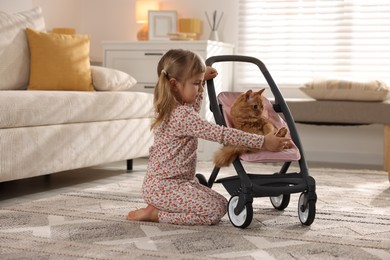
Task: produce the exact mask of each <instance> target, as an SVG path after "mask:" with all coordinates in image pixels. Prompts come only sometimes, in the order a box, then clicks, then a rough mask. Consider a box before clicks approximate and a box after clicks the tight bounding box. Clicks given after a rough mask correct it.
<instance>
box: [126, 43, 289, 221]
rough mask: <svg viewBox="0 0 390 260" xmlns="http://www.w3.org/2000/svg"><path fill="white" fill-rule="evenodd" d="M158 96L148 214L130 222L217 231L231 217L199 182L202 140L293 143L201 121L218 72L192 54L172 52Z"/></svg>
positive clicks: (272, 146)
mask: <svg viewBox="0 0 390 260" xmlns="http://www.w3.org/2000/svg"><path fill="white" fill-rule="evenodd" d="M157 73H158V76H159V79H158V82H157V85H156V88H155V91H154V108H155V112H156V118H155V120H154V122H153V123H152V127H151V128H152V129H153V130H154V144H153V145H152V147H151V148H150V154H149V163H148V167H147V170H146V176H145V179H144V183H143V186H142V192H143V196H144V199H145V202H146V203H147V204H148V206H147V207H146V208H142V209H138V210H135V211H131V212H129V213H128V219H129V220H139V221H152V222H166V223H172V224H178V225H201V224H202V225H212V224H216V223H218V222H219V221H220V220H221V218H222V217H223V216H224V215H225V213H226V207H227V200H226V198H225V197H223V196H222V195H220V194H219V193H217V192H216V191H214V190H212V189H210V188H208V187H206V186H204V185H202V184H200V183H199V182H198V180H197V178H196V177H195V167H196V163H197V159H196V150H197V146H198V138H202V139H206V140H210V141H215V142H218V143H221V144H224V145H240V146H246V147H250V148H258V149H260V148H262V149H267V150H270V151H280V150H282V149H283V147H284V146H285V144H286V143H287V142H290V139H288V138H284V137H277V136H275V135H274V134H273V133H271V134H268V135H265V136H262V135H255V134H249V133H246V132H243V131H240V130H237V129H233V128H226V127H223V126H219V125H216V124H214V123H211V122H208V121H206V120H203V119H201V117H200V116H199V111H200V109H201V102H202V99H203V86H204V83H205V80H209V79H212V78H214V77H215V76H217V71H216V70H215V69H213V68H211V67H207V68H206V66H205V64H204V62H203V60H202V59H201V58H200V57H199V56H198V55H197V54H195V53H193V52H191V51H186V50H181V49H174V50H170V51H168V52H167V53H166V54H165V55H164V56H163V57H162V58H161V60H160V62H159V63H158V67H157Z"/></svg>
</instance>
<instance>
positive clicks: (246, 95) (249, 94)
mask: <svg viewBox="0 0 390 260" xmlns="http://www.w3.org/2000/svg"><path fill="white" fill-rule="evenodd" d="M251 94H252V90H251V89H250V90H248V91H247V92H245V99H246V100H248V99H249V98H250V97H251Z"/></svg>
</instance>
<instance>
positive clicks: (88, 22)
mask: <svg viewBox="0 0 390 260" xmlns="http://www.w3.org/2000/svg"><path fill="white" fill-rule="evenodd" d="M160 5H161V9H163V10H170V9H174V10H177V11H178V16H179V17H180V18H182V17H186V18H200V19H202V20H203V21H204V26H203V28H204V32H203V35H202V39H207V38H208V35H209V33H210V29H209V27H208V25H207V22H206V19H205V11H207V12H208V13H209V14H210V13H211V12H212V11H214V10H218V12H224V19H223V20H222V23H221V26H220V30H219V33H220V39H221V40H222V41H225V42H228V43H232V44H236V36H237V34H238V29H237V27H238V26H237V22H236V21H237V20H238V0H228V1H226V0H212V1H210V0H198V1H193V0H165V1H164V0H161V1H160ZM33 6H41V7H42V9H43V12H44V16H45V20H46V26H47V28H48V29H52V28H53V27H75V28H76V29H77V32H78V33H85V34H89V35H90V37H91V60H93V61H101V60H102V48H101V42H102V41H135V40H136V33H137V31H138V30H139V29H140V25H138V24H137V23H136V22H135V18H134V17H135V12H134V8H135V0H1V1H0V10H2V11H7V12H17V11H21V10H27V9H29V8H31V7H33ZM236 77H237V75H236ZM282 91H283V90H282ZM283 93H285V96H289V95H295V94H294V92H283ZM357 113H358V111H357ZM298 130H299V133H300V136H301V139H302V143H303V145H304V148H305V153H306V158H307V159H308V160H310V161H320V162H334V163H353V164H356V165H376V166H378V167H380V165H382V164H383V127H382V126H378V125H373V126H353V127H340V126H338V127H335V126H333V127H328V126H321V127H320V126H312V125H298Z"/></svg>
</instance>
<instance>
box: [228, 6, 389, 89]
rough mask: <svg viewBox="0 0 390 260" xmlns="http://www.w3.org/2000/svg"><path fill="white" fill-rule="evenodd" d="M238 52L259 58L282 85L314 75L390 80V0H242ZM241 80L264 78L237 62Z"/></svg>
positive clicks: (299, 82) (249, 82) (243, 82)
mask: <svg viewBox="0 0 390 260" xmlns="http://www.w3.org/2000/svg"><path fill="white" fill-rule="evenodd" d="M236 53H237V54H240V55H248V56H253V57H256V58H259V59H260V60H262V61H263V62H264V64H265V65H266V66H267V68H268V70H269V71H270V73H271V75H272V77H273V78H274V80H275V82H276V83H277V85H278V86H279V87H281V88H284V87H293V86H295V87H297V86H299V85H302V84H304V83H305V82H307V81H310V80H312V79H313V78H318V77H324V78H339V79H340V78H341V79H349V80H373V79H378V80H383V81H384V82H386V83H387V85H390V1H386V0H382V1H380V0H370V1H366V0H360V1H359V0H240V4H239V39H238V44H237V49H236ZM235 67H236V75H239V76H237V77H236V83H237V84H238V85H252V86H253V85H254V84H255V85H256V86H259V82H260V83H264V82H265V80H264V79H263V77H262V74H261V73H260V72H259V71H258V69H257V67H256V66H254V65H243V64H236V65H235Z"/></svg>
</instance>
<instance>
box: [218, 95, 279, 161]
mask: <svg viewBox="0 0 390 260" xmlns="http://www.w3.org/2000/svg"><path fill="white" fill-rule="evenodd" d="M264 90H265V89H261V90H260V91H258V92H253V91H252V90H248V91H247V92H246V93H242V94H241V95H239V96H238V97H237V99H236V100H235V101H234V103H233V105H232V108H231V110H230V120H231V123H232V126H233V127H234V128H237V129H240V130H242V131H245V132H249V133H253V134H258V135H266V134H268V133H270V132H274V131H275V129H276V127H275V126H274V125H273V124H272V122H271V121H269V120H268V119H267V118H266V117H264V116H263V109H264V107H263V98H262V93H263V92H264ZM286 134H287V128H286V127H282V128H280V129H279V131H278V132H277V133H276V135H277V136H281V137H283V136H286ZM255 151H257V150H256V149H251V148H246V147H241V146H229V145H228V146H224V147H222V148H221V149H220V150H218V151H217V152H216V153H215V155H214V163H215V165H216V166H218V167H225V166H229V165H230V164H231V163H232V162H233V161H234V159H235V158H236V157H237V156H239V155H241V154H243V153H247V152H255Z"/></svg>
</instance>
